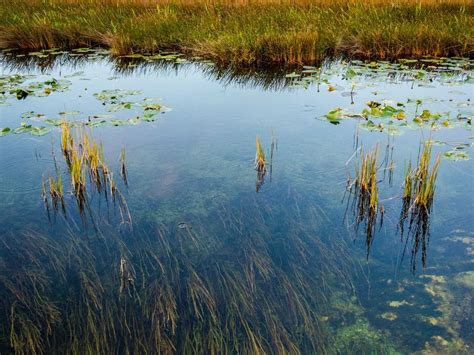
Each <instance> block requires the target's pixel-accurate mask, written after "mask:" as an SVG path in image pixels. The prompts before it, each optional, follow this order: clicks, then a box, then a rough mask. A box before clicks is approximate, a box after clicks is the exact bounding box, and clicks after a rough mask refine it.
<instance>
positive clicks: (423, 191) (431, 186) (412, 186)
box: [399, 141, 441, 272]
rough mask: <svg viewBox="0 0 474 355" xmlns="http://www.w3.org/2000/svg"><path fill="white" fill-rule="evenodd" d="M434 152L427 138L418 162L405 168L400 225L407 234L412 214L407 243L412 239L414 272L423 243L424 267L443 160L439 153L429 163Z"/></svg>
mask: <svg viewBox="0 0 474 355" xmlns="http://www.w3.org/2000/svg"><path fill="white" fill-rule="evenodd" d="M431 155H432V143H431V141H426V142H425V143H424V144H423V147H422V149H421V150H420V153H419V154H418V162H417V166H416V168H415V169H412V168H411V162H410V163H409V164H408V166H407V167H406V168H405V177H404V183H403V197H402V198H403V206H402V211H401V214H400V222H399V227H400V230H401V235H402V237H403V234H404V225H405V221H406V220H407V218H408V216H410V219H409V220H410V222H409V228H408V235H407V242H408V240H409V239H410V237H411V240H412V245H413V247H412V257H411V261H412V271H413V272H415V268H416V264H415V261H416V255H417V253H418V250H419V248H420V246H421V248H422V250H423V253H422V256H421V260H422V266H423V267H424V266H425V264H426V243H427V239H428V237H429V222H430V221H429V219H430V213H431V210H432V206H433V198H434V193H435V186H436V178H437V176H438V169H439V165H440V163H441V158H440V155H439V154H438V155H437V156H436V158H435V160H434V163H433V164H432V165H431V166H430V162H431Z"/></svg>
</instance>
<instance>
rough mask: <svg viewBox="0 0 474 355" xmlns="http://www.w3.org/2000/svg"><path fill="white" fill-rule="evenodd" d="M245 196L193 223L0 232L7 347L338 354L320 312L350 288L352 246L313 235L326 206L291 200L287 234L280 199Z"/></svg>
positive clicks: (0, 297) (0, 300) (0, 303)
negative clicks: (94, 233) (269, 201)
mask: <svg viewBox="0 0 474 355" xmlns="http://www.w3.org/2000/svg"><path fill="white" fill-rule="evenodd" d="M247 202H248V203H247V205H246V209H245V210H242V209H240V208H236V209H235V210H234V211H230V210H228V209H225V208H224V210H223V211H222V212H218V213H216V215H212V216H210V217H209V220H203V221H201V222H198V221H195V222H196V223H194V224H193V228H176V226H173V225H170V226H152V227H151V228H146V229H144V230H141V231H140V232H139V233H134V234H132V235H128V236H123V235H121V234H120V233H116V231H114V230H111V231H110V233H102V234H101V235H100V238H90V236H89V237H85V236H82V235H75V234H73V233H68V232H66V233H63V232H61V233H58V234H57V235H55V236H45V235H42V234H40V233H37V232H34V233H31V232H30V233H16V232H15V233H13V232H11V233H10V232H8V233H6V234H3V235H0V319H1V320H2V322H1V323H2V324H8V329H9V334H8V343H7V344H5V343H2V342H1V340H2V339H5V338H7V336H6V335H5V334H0V346H3V347H5V346H9V347H10V350H11V351H12V352H15V353H19V354H22V353H58V352H61V353H63V352H65V353H94V354H114V353H123V354H126V353H136V354H137V353H140V354H146V353H152V354H172V353H179V354H187V353H189V354H191V353H192V354H237V353H239V354H240V353H245V354H257V353H275V354H289V353H291V354H298V353H327V352H330V347H331V341H330V336H331V334H330V332H329V331H328V327H327V323H325V322H324V321H323V320H321V314H328V312H329V310H328V309H329V306H330V305H329V303H330V302H331V300H332V299H333V297H334V296H335V294H336V293H335V292H334V293H333V288H335V287H336V286H337V287H338V290H340V287H341V286H342V287H343V289H346V290H348V291H349V288H350V287H351V286H352V284H351V282H350V278H349V276H348V275H349V273H348V270H349V269H348V268H347V264H346V263H347V259H346V258H347V253H346V252H345V249H344V248H343V247H342V245H339V244H337V243H335V242H334V240H331V239H329V241H323V240H321V239H320V238H319V237H318V236H316V235H314V230H315V229H316V228H315V227H316V225H317V223H318V222H317V221H319V220H320V218H321V217H320V214H319V212H318V211H319V210H318V209H317V208H313V207H312V206H307V207H308V208H307V209H305V211H303V213H302V212H301V211H300V210H299V208H298V206H297V203H294V202H293V204H292V200H291V198H288V200H287V201H286V202H285V204H284V209H285V212H286V213H289V211H291V214H292V217H293V215H294V217H295V218H289V219H288V229H285V231H283V230H282V228H281V224H280V223H279V218H276V217H277V216H279V215H280V213H281V211H280V210H278V207H277V206H271V205H264V206H262V205H260V204H258V202H257V201H256V200H253V202H252V201H247ZM301 213H302V214H303V215H300V214H301ZM210 221H213V222H212V223H209V222H210ZM216 221H217V223H216ZM20 260H21V262H20ZM346 287H347V288H346ZM349 294H350V291H349ZM334 316H335V315H334ZM1 329H2V328H0V330H1Z"/></svg>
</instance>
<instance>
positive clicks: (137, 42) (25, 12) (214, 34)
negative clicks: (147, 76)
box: [0, 0, 474, 64]
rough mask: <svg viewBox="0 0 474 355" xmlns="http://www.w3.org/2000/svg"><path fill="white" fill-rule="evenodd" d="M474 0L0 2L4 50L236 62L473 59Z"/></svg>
mask: <svg viewBox="0 0 474 355" xmlns="http://www.w3.org/2000/svg"><path fill="white" fill-rule="evenodd" d="M473 29H474V4H473V3H472V2H470V1H467V0H466V1H462V0H458V1H453V0H452V1H449V0H442V1H436V0H424V1H409V0H404V1H395V0H393V1H388V0H373V1H341V0H336V1H329V0H319V1H310V0H294V1H271V0H254V1H243V0H240V1H230V0H227V1H225V0H222V1H190V0H184V1H173V2H172V1H164V0H154V1H153V0H102V1H92V0H82V1H80V0H49V1H47V0H16V1H12V0H0V47H1V48H12V47H14V48H22V49H26V50H37V49H44V48H54V47H60V48H65V49H70V48H75V47H85V46H87V47H89V46H103V47H106V48H110V49H111V51H112V53H113V54H114V55H122V54H130V53H153V52H157V51H163V50H173V51H181V52H185V53H187V54H189V55H198V56H203V57H206V58H209V59H213V60H216V61H220V62H224V63H232V64H268V63H272V64H280V63H286V64H295V63H307V64H309V63H312V62H316V61H318V60H321V59H323V58H325V57H327V56H343V57H353V58H360V59H394V58H400V57H421V56H427V55H428V56H468V57H471V58H472V57H474V30H473Z"/></svg>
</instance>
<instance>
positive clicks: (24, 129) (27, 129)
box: [13, 122, 32, 134]
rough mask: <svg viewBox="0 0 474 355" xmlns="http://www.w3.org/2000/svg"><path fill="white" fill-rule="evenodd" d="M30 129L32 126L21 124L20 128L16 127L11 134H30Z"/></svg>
mask: <svg viewBox="0 0 474 355" xmlns="http://www.w3.org/2000/svg"><path fill="white" fill-rule="evenodd" d="M31 129H32V126H31V125H30V124H26V123H24V122H22V123H21V125H20V127H17V128H15V129H14V130H13V133H15V134H20V133H26V132H30V131H31Z"/></svg>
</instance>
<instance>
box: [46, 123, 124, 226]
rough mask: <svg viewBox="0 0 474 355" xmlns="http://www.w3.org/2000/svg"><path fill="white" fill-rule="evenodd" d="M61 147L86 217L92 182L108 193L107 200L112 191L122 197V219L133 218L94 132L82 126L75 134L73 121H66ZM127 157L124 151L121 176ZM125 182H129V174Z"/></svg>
mask: <svg viewBox="0 0 474 355" xmlns="http://www.w3.org/2000/svg"><path fill="white" fill-rule="evenodd" d="M61 150H62V153H63V156H64V159H65V161H66V164H67V167H68V170H69V176H70V181H71V186H72V191H73V194H74V196H75V197H76V201H77V204H78V207H79V212H80V213H81V216H84V210H85V207H86V203H87V201H86V199H87V193H86V190H87V186H88V181H89V182H90V185H91V186H94V187H95V189H96V190H97V192H98V193H99V194H100V193H102V192H104V195H105V198H106V199H107V196H108V194H109V193H110V195H111V196H112V198H113V200H114V202H115V201H116V197H117V196H118V197H119V207H120V213H121V216H122V220H123V221H124V220H129V221H130V219H129V217H130V212H129V211H128V208H127V204H126V202H125V199H124V198H123V196H122V195H121V194H120V192H119V190H118V188H117V185H116V183H115V181H114V179H113V174H112V172H111V171H110V169H109V168H108V166H107V164H106V163H105V159H104V149H103V146H102V144H101V143H98V142H97V141H96V140H95V139H94V138H93V137H92V134H91V131H90V130H89V131H87V130H86V129H85V128H80V129H77V130H76V132H75V134H73V132H72V129H71V125H70V123H69V122H67V121H66V120H63V121H62V122H61ZM124 159H125V151H124V150H122V153H121V175H123V173H124V169H125V165H124V164H125V162H124ZM53 181H54V180H53ZM124 181H125V183H127V182H126V176H125V178H124ZM50 186H51V182H50ZM61 186H62V181H61ZM56 187H57V186H56V185H53V188H54V191H55V188H56ZM53 202H54V200H53Z"/></svg>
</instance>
